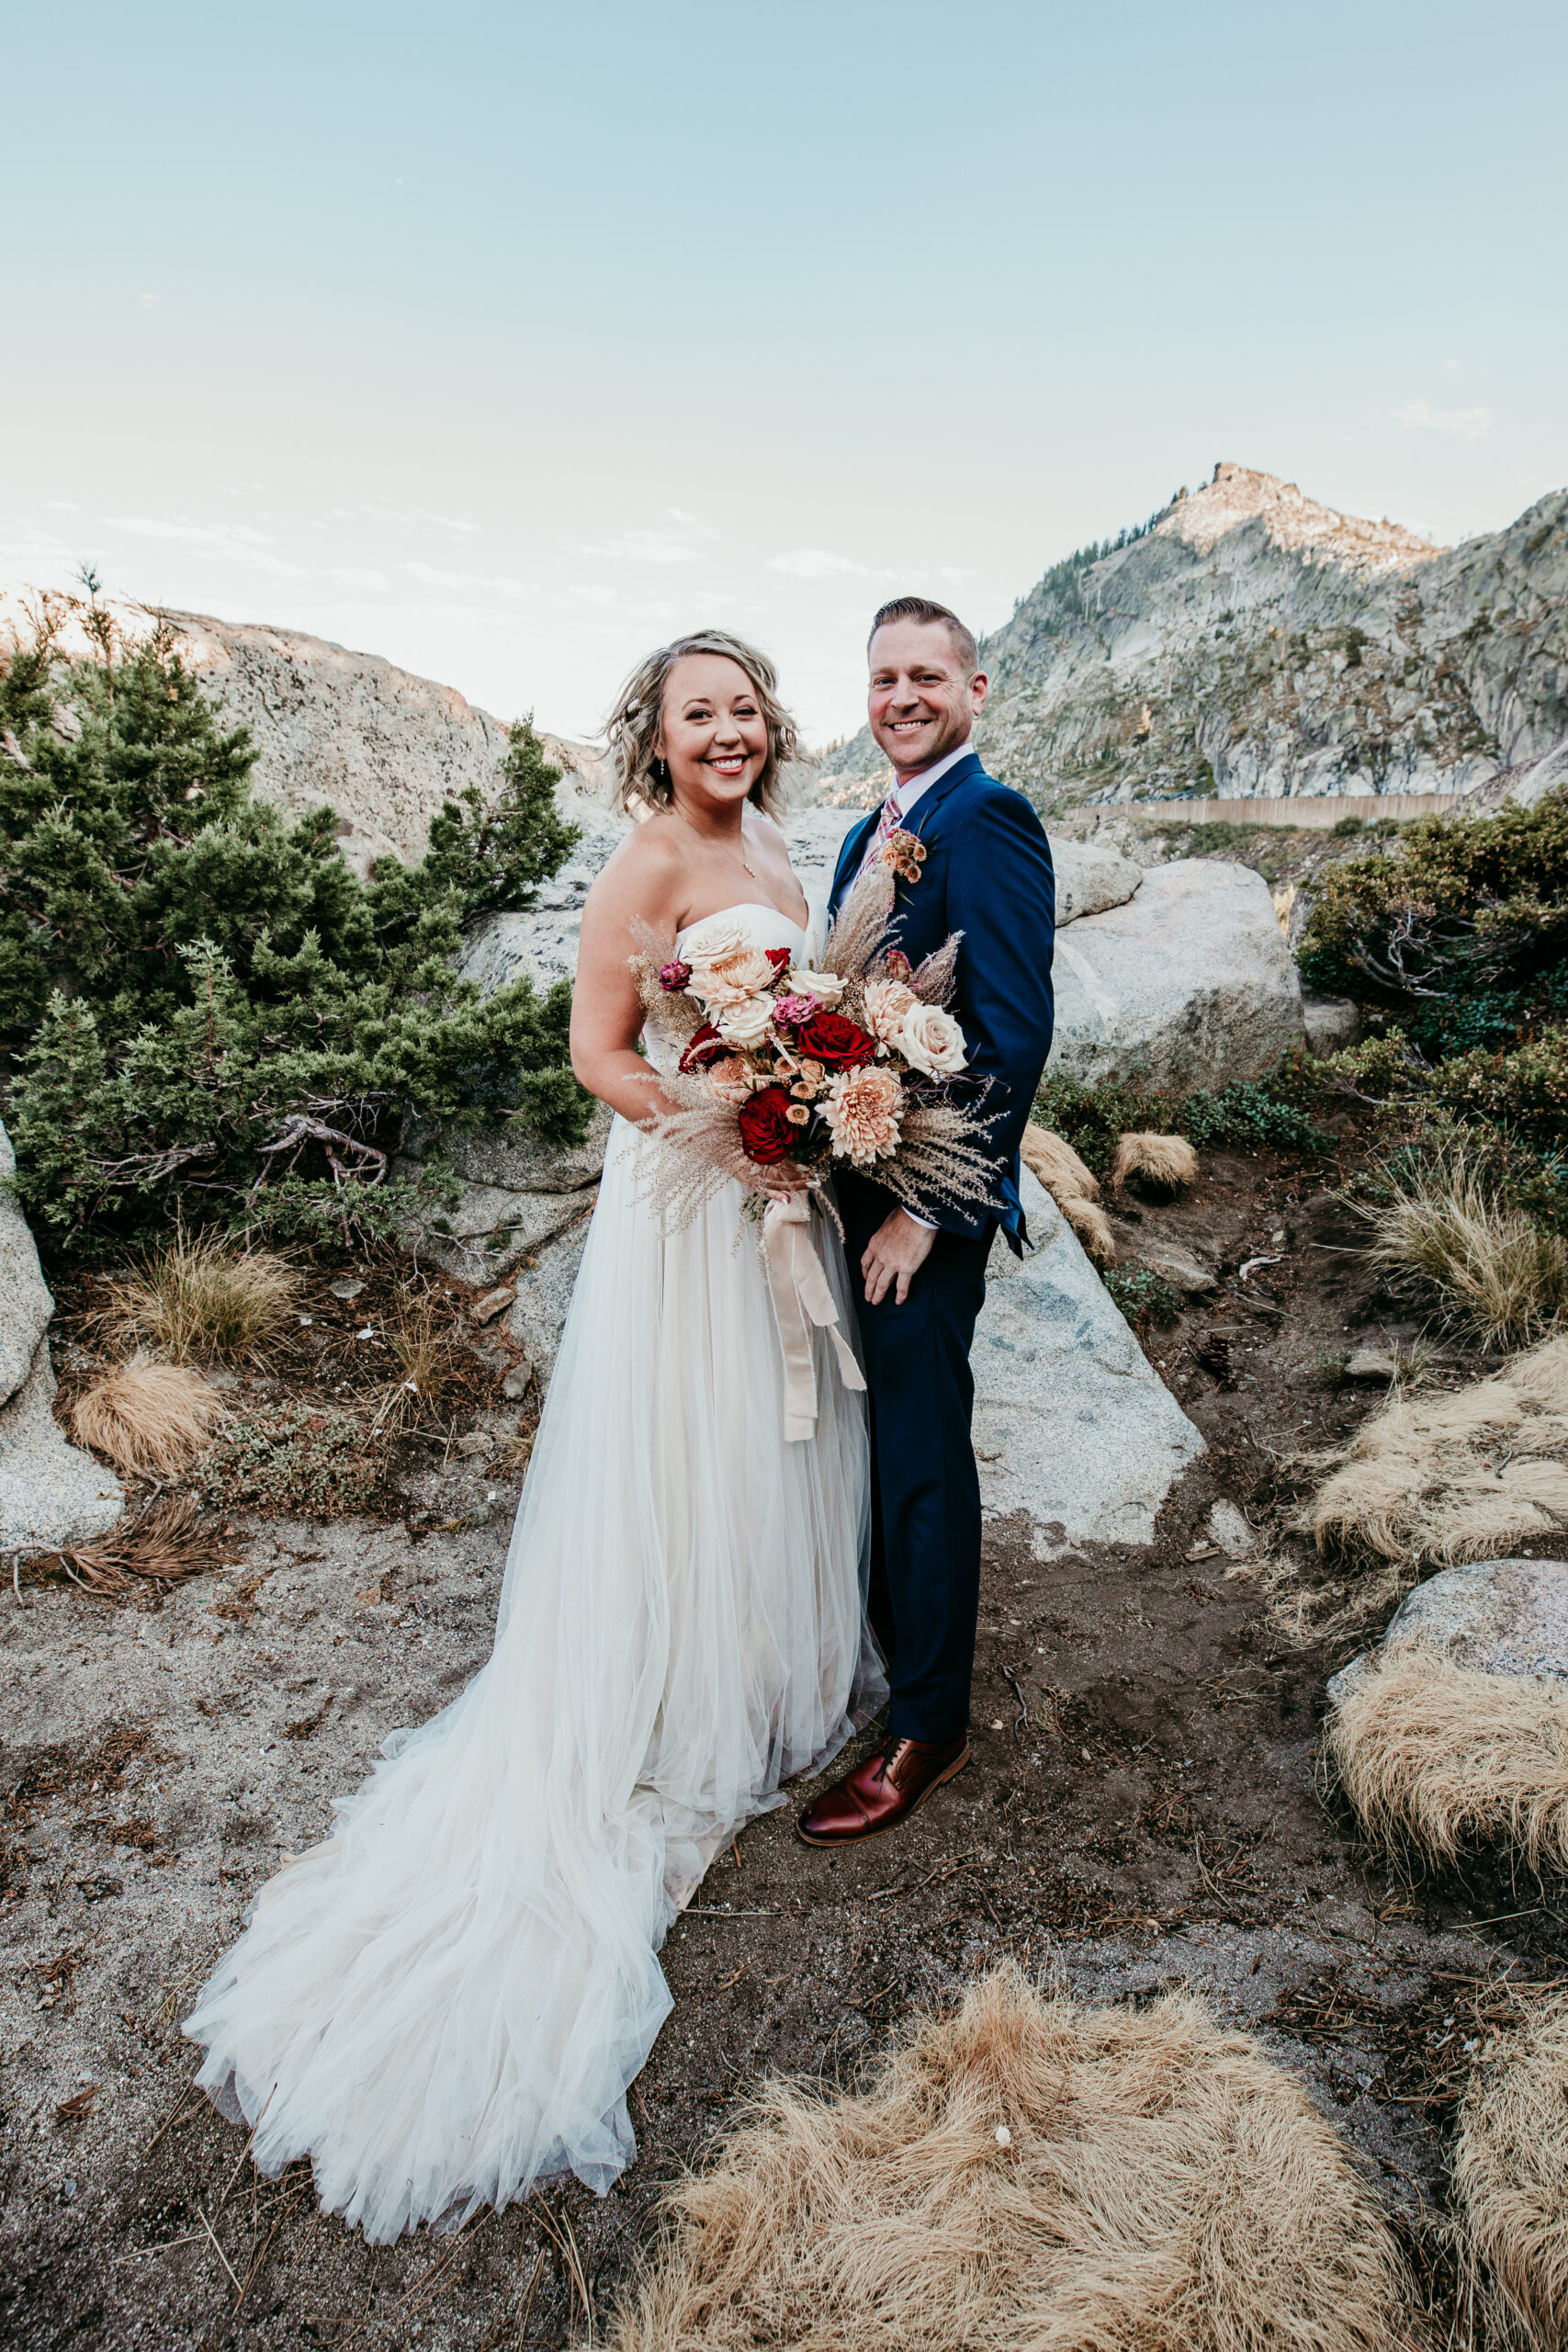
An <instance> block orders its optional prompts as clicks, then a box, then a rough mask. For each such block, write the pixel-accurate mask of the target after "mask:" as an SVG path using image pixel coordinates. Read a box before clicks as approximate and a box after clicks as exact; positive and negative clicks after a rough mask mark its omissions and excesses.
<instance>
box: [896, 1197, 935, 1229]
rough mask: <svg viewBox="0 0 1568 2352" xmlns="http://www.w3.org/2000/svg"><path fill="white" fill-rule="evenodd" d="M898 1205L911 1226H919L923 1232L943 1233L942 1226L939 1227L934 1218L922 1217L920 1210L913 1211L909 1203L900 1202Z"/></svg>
mask: <svg viewBox="0 0 1568 2352" xmlns="http://www.w3.org/2000/svg"><path fill="white" fill-rule="evenodd" d="M898 1205H899V1207H900V1208H901V1209H902V1210H903V1212H904V1215H905V1216H907V1217H908V1220H909V1223H910V1224H911V1225H918V1226H919V1227H921V1228H922V1230H923V1231H925V1232H927V1233H940V1232H941V1231H942V1227H941V1226H940V1225H938V1224H937V1223H936V1222H935V1220H934V1219H933V1218H931V1217H929V1216H921V1215H920V1214H919V1210H918V1209H912V1208H911V1207H910V1206H909V1204H908V1201H900V1203H899V1204H898Z"/></svg>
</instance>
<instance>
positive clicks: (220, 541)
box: [104, 515, 310, 580]
mask: <svg viewBox="0 0 1568 2352" xmlns="http://www.w3.org/2000/svg"><path fill="white" fill-rule="evenodd" d="M104 527H105V529H106V530H110V531H123V532H124V533H125V534H126V536H127V537H128V538H133V539H161V540H164V542H166V543H169V544H172V545H174V546H175V547H185V548H190V549H191V550H192V552H193V553H194V554H197V555H205V556H211V557H213V558H215V559H216V560H219V561H220V562H224V563H233V564H241V565H243V566H244V567H245V568H246V569H247V570H249V571H265V572H266V573H268V574H269V575H270V577H271V578H273V579H275V580H308V579H309V578H310V573H309V572H308V571H305V569H304V568H303V566H302V565H300V564H298V563H286V562H285V561H284V560H283V558H282V557H281V556H276V555H273V554H271V553H270V552H269V550H270V548H271V547H272V541H271V540H270V539H269V538H268V537H267V536H266V533H265V531H256V530H253V529H252V528H251V526H250V525H249V524H246V523H169V522H164V520H163V519H162V518H161V517H159V516H156V515H105V517H104Z"/></svg>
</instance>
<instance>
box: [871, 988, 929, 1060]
mask: <svg viewBox="0 0 1568 2352" xmlns="http://www.w3.org/2000/svg"><path fill="white" fill-rule="evenodd" d="M919 1001H920V1000H919V997H918V996H917V995H916V994H915V991H914V989H911V988H907V987H906V986H905V984H904V982H903V981H902V980H868V981H867V982H866V989H865V1025H866V1027H867V1028H868V1029H869V1030H870V1031H871V1034H872V1035H873V1036H874V1037H880V1038H881V1040H882V1042H883V1044H884V1045H885V1046H890V1045H891V1044H892V1042H893V1040H894V1038H895V1036H896V1035H897V1031H898V1024H899V1023H900V1022H901V1021H902V1020H903V1018H904V1016H905V1014H906V1013H908V1012H913V1011H914V1010H915V1007H916V1006H917V1005H918V1004H919Z"/></svg>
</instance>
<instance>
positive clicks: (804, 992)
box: [782, 964, 846, 1012]
mask: <svg viewBox="0 0 1568 2352" xmlns="http://www.w3.org/2000/svg"><path fill="white" fill-rule="evenodd" d="M845 985H846V984H845V982H844V981H842V980H841V979H840V978H839V975H838V974H837V972H808V971H807V968H806V967H805V965H804V964H796V965H795V966H794V967H792V968H791V970H790V972H789V974H788V976H787V978H785V981H784V989H783V991H782V993H783V994H784V995H785V996H814V997H815V998H816V999H817V1001H818V1004H819V1005H821V1006H822V1007H823V1009H824V1011H826V1012H831V1011H832V1008H833V1007H834V1005H836V1004H837V1003H838V1001H839V999H840V997H841V996H842V995H843V993H844V988H845Z"/></svg>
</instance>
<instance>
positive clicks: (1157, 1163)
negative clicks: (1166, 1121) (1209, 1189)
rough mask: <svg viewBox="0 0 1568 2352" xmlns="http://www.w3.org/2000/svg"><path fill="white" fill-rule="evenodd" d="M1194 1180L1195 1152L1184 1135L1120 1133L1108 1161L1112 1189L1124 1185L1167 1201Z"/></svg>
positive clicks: (1121, 1187) (1195, 1173)
mask: <svg viewBox="0 0 1568 2352" xmlns="http://www.w3.org/2000/svg"><path fill="white" fill-rule="evenodd" d="M1196 1182H1198V1155H1197V1153H1196V1152H1195V1151H1194V1150H1193V1148H1192V1147H1191V1145H1190V1143H1189V1142H1188V1140H1187V1138H1186V1136H1154V1135H1132V1136H1122V1137H1121V1138H1120V1140H1119V1141H1118V1143H1117V1146H1116V1157H1115V1159H1113V1160H1112V1161H1111V1189H1112V1191H1114V1192H1118V1193H1121V1192H1124V1191H1125V1190H1126V1188H1127V1187H1128V1185H1129V1184H1130V1185H1131V1186H1132V1187H1133V1190H1134V1192H1137V1193H1148V1194H1149V1195H1150V1197H1151V1198H1153V1199H1155V1200H1161V1201H1170V1200H1174V1199H1175V1198H1176V1195H1177V1193H1183V1192H1185V1191H1186V1190H1187V1187H1188V1186H1189V1185H1190V1184H1195V1183H1196Z"/></svg>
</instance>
